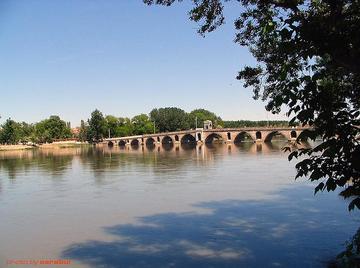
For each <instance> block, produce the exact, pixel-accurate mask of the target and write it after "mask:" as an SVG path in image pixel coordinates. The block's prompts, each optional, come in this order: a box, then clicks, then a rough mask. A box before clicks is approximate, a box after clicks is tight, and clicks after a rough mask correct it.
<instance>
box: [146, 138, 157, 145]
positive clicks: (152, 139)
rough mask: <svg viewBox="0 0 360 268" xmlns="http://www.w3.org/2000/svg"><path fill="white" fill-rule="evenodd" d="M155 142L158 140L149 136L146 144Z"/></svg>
mask: <svg viewBox="0 0 360 268" xmlns="http://www.w3.org/2000/svg"><path fill="white" fill-rule="evenodd" d="M155 142H156V141H155V139H154V138H152V137H149V138H147V139H146V142H145V145H153V144H155Z"/></svg>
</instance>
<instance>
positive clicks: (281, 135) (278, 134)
mask: <svg viewBox="0 0 360 268" xmlns="http://www.w3.org/2000/svg"><path fill="white" fill-rule="evenodd" d="M274 137H279V138H280V139H279V140H283V141H285V140H286V141H288V140H289V139H288V137H286V135H285V134H284V133H282V132H280V131H277V130H276V131H271V132H270V133H269V134H267V135H266V137H265V139H264V141H265V142H271V141H272V140H273V138H274Z"/></svg>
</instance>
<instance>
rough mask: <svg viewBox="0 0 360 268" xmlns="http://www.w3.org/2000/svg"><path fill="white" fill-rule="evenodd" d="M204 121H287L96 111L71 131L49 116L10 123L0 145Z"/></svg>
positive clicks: (170, 110) (230, 124) (1, 131)
mask: <svg viewBox="0 0 360 268" xmlns="http://www.w3.org/2000/svg"><path fill="white" fill-rule="evenodd" d="M205 120H211V121H212V122H213V127H214V128H223V127H225V128H236V127H257V126H258V127H265V126H287V125H288V122H287V121H249V120H240V121H223V120H222V119H221V117H219V116H217V115H216V114H215V113H213V112H210V111H208V110H205V109H196V110H193V111H191V112H190V113H187V112H185V111H184V110H182V109H180V108H176V107H165V108H157V109H153V110H152V111H151V112H150V113H149V114H148V115H147V114H139V115H136V116H134V117H132V118H127V117H117V116H114V115H104V114H103V113H102V112H101V111H99V110H97V109H96V110H95V111H93V112H92V113H91V115H90V118H89V119H88V120H86V121H85V120H81V123H80V127H78V128H73V129H71V127H70V123H69V122H65V121H64V120H62V119H61V118H60V117H59V116H55V115H54V116H50V117H49V118H48V119H45V120H42V121H40V122H38V123H34V124H28V123H26V122H21V123H20V122H15V121H14V120H12V119H8V120H6V122H5V123H4V124H3V125H2V126H1V127H0V143H1V144H18V143H29V142H31V143H36V144H41V143H51V142H53V141H56V140H64V139H69V138H74V139H77V140H79V141H88V142H90V143H93V142H98V141H101V140H102V139H104V138H107V137H109V136H110V137H123V136H132V135H142V134H150V133H154V132H170V131H178V130H186V129H194V128H196V127H198V128H202V127H203V123H204V121H205Z"/></svg>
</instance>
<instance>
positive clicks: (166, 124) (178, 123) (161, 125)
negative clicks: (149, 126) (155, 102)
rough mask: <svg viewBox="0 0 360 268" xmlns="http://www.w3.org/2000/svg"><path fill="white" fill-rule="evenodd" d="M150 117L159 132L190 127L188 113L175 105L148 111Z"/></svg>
mask: <svg viewBox="0 0 360 268" xmlns="http://www.w3.org/2000/svg"><path fill="white" fill-rule="evenodd" d="M150 119H151V121H153V122H155V126H156V129H157V131H160V132H169V131H176V130H185V129H189V128H190V125H189V117H188V114H187V113H186V112H185V111H184V110H182V109H180V108H176V107H166V108H159V109H153V110H152V111H151V112H150Z"/></svg>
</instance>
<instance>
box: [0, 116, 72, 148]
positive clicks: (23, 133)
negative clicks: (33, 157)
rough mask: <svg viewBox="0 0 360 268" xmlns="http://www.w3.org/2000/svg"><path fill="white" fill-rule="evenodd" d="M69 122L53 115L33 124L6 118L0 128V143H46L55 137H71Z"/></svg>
mask: <svg viewBox="0 0 360 268" xmlns="http://www.w3.org/2000/svg"><path fill="white" fill-rule="evenodd" d="M72 136H73V135H72V133H71V128H70V123H69V122H65V121H63V120H61V119H60V117H59V116H56V115H53V116H50V117H49V118H48V119H45V120H42V121H40V122H38V123H35V124H28V123H26V122H21V123H20V122H15V121H14V120H12V119H7V120H6V122H5V123H4V124H3V125H2V126H1V128H0V143H1V144H18V143H28V142H32V143H37V144H40V143H46V142H53V141H54V140H56V139H67V138H71V137H72Z"/></svg>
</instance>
